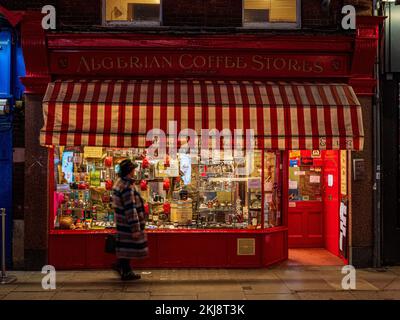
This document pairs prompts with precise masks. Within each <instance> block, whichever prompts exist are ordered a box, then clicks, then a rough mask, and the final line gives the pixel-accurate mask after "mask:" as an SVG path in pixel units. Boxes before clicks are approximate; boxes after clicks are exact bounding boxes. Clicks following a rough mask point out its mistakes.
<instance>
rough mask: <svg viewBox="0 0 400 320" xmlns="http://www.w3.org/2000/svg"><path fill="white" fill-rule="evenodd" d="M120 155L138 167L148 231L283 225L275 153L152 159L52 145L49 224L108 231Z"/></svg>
mask: <svg viewBox="0 0 400 320" xmlns="http://www.w3.org/2000/svg"><path fill="white" fill-rule="evenodd" d="M127 158H129V159H131V160H132V161H134V162H136V163H137V164H138V167H137V168H136V169H135V177H134V181H135V184H136V186H135V187H136V188H137V190H138V191H139V192H140V193H141V195H142V197H143V198H144V200H145V202H146V203H145V213H146V228H147V229H153V230H155V229H157V230H158V229H164V230H165V229H167V230H173V229H262V228H271V227H275V226H279V225H281V223H282V221H281V199H280V197H281V177H280V174H281V173H280V163H281V156H280V152H267V151H265V152H262V151H255V152H254V153H253V154H252V155H251V156H248V157H244V158H243V157H242V158H240V157H230V158H228V157H223V156H221V157H216V159H218V160H210V159H208V160H207V161H204V160H203V158H201V157H200V156H199V157H197V156H193V154H178V155H177V156H176V158H175V159H173V158H172V157H170V156H169V155H167V156H166V157H165V158H163V159H159V158H152V157H151V156H149V155H148V154H147V152H146V150H145V149H111V148H110V149H109V148H101V147H73V148H64V147H59V148H55V180H56V185H57V188H56V190H55V197H54V199H55V209H54V210H55V212H54V228H55V229H63V230H98V229H107V228H114V227H115V223H114V212H113V208H112V188H113V184H114V183H115V181H116V180H117V179H118V171H119V163H120V162H121V161H123V160H124V159H127ZM244 168H245V169H246V170H240V169H244ZM66 177H68V179H67V178H66Z"/></svg>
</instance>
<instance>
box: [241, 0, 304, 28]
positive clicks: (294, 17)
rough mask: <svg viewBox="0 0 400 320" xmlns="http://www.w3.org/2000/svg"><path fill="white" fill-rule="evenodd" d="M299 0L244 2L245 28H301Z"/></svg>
mask: <svg viewBox="0 0 400 320" xmlns="http://www.w3.org/2000/svg"><path fill="white" fill-rule="evenodd" d="M299 12H300V1H299V0H244V1H243V26H244V27H260V28H296V27H298V26H299V23H300V19H299V15H300V14H299Z"/></svg>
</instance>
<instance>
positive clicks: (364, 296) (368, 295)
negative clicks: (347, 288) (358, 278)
mask: <svg viewBox="0 0 400 320" xmlns="http://www.w3.org/2000/svg"><path fill="white" fill-rule="evenodd" d="M350 293H351V295H352V296H353V297H354V298H355V299H357V300H383V298H382V297H380V296H379V295H378V292H377V291H367V290H364V291H351V292H350Z"/></svg>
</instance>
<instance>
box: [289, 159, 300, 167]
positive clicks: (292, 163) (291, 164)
mask: <svg viewBox="0 0 400 320" xmlns="http://www.w3.org/2000/svg"><path fill="white" fill-rule="evenodd" d="M289 166H290V167H297V166H298V160H289Z"/></svg>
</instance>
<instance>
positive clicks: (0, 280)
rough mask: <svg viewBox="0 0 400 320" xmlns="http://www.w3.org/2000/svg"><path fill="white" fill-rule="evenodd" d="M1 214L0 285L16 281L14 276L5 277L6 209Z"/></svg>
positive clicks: (1, 209)
mask: <svg viewBox="0 0 400 320" xmlns="http://www.w3.org/2000/svg"><path fill="white" fill-rule="evenodd" d="M0 212H1V278H0V284H8V283H13V282H15V281H17V278H16V277H15V276H7V273H6V209H4V208H0Z"/></svg>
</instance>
